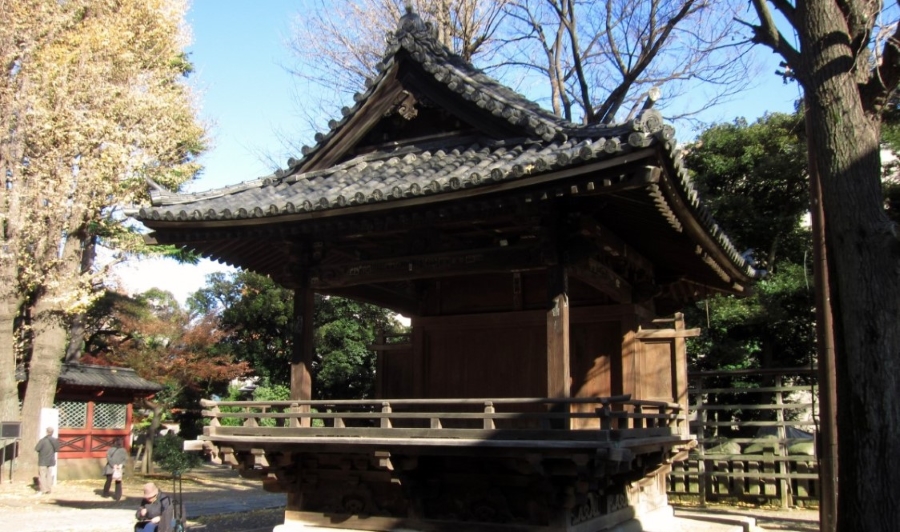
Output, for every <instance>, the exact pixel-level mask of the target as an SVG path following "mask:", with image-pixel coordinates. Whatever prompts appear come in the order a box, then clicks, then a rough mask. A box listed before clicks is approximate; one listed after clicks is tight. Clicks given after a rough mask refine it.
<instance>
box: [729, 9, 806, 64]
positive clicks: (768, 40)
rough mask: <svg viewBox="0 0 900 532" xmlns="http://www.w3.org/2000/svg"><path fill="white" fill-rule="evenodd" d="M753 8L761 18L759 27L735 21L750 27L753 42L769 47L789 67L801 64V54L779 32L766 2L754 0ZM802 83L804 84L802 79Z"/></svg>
mask: <svg viewBox="0 0 900 532" xmlns="http://www.w3.org/2000/svg"><path fill="white" fill-rule="evenodd" d="M753 8H754V9H755V10H756V15H757V16H758V17H759V21H760V25H759V26H755V25H753V24H750V23H748V22H744V21H742V20H739V19H735V20H736V22H738V23H739V24H743V25H744V26H747V27H749V28H750V29H751V30H752V31H753V39H752V40H753V42H755V43H757V44H762V45H764V46H768V47H769V48H771V49H772V50H773V51H774V52H775V53H777V54H778V55H780V56H781V57H782V58H784V60H785V61H786V62H787V64H788V65H797V64H798V63H799V62H800V52H798V51H797V49H796V48H794V47H793V46H792V45H791V44H790V42H788V40H787V39H786V38H785V37H784V35H782V33H781V32H780V31H779V30H778V27H776V26H775V21H774V20H773V19H772V13H771V12H770V11H769V7H768V6H767V5H766V0H753ZM800 81H801V82H803V80H802V79H801V80H800Z"/></svg>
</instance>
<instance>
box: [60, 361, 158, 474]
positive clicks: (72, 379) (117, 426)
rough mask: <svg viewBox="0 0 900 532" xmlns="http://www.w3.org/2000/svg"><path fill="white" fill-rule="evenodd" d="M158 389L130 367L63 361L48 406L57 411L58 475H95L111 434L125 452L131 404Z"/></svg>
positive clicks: (113, 440)
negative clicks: (53, 393)
mask: <svg viewBox="0 0 900 532" xmlns="http://www.w3.org/2000/svg"><path fill="white" fill-rule="evenodd" d="M161 389H162V386H160V385H159V384H156V383H154V382H150V381H148V380H146V379H143V378H141V377H139V376H138V375H137V374H136V373H135V372H134V370H133V369H130V368H116V367H110V366H92V365H86V364H65V365H63V368H62V371H61V372H60V375H59V381H58V386H57V390H56V402H55V404H54V407H55V408H57V409H59V440H60V449H59V455H58V459H59V460H58V464H59V469H58V475H59V478H60V479H72V478H91V477H99V476H100V475H101V474H102V468H103V465H104V464H105V463H106V451H107V450H108V449H109V448H110V447H111V446H112V445H113V444H114V443H115V440H116V438H119V437H121V438H122V440H123V441H124V442H125V446H126V449H128V450H129V451H130V450H131V449H130V447H131V433H132V419H133V412H134V403H135V402H136V401H138V400H140V399H141V398H144V397H149V396H152V395H153V394H155V393H157V392H158V391H159V390H161Z"/></svg>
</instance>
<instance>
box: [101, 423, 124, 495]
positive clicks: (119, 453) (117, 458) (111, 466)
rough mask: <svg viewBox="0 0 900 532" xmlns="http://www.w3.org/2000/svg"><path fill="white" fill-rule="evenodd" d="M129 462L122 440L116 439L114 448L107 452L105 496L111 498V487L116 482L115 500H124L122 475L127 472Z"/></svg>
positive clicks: (104, 471) (104, 472)
mask: <svg viewBox="0 0 900 532" xmlns="http://www.w3.org/2000/svg"><path fill="white" fill-rule="evenodd" d="M127 460H128V452H126V451H125V448H124V447H123V446H122V438H116V440H115V442H114V443H113V446H112V447H110V448H109V450H107V451H106V468H105V469H104V470H103V474H104V475H106V483H105V484H103V496H104V497H109V487H110V485H111V484H112V483H113V482H115V483H116V491H115V495H113V499H115V500H117V501H118V500H119V499H121V498H122V475H123V474H124V472H125V471H124V470H125V462H126V461H127Z"/></svg>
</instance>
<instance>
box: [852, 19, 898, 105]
mask: <svg viewBox="0 0 900 532" xmlns="http://www.w3.org/2000/svg"><path fill="white" fill-rule="evenodd" d="M898 83H900V24H897V25H896V26H895V27H894V32H893V34H892V35H891V36H890V37H888V38H887V39H886V40H885V43H884V49H883V50H882V52H881V64H880V65H878V67H876V68H875V71H874V75H873V76H871V77H870V78H869V81H868V82H867V83H866V84H865V85H863V86H862V87H861V89H860V92H861V94H862V99H863V106H864V107H865V109H866V111H867V112H870V113H876V114H881V113H882V112H883V111H884V107H885V106H886V105H887V102H888V101H890V100H891V98H892V97H893V96H894V95H895V93H896V92H897V85H898Z"/></svg>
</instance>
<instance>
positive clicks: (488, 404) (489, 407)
mask: <svg viewBox="0 0 900 532" xmlns="http://www.w3.org/2000/svg"><path fill="white" fill-rule="evenodd" d="M494 412H495V410H494V402H493V401H485V402H484V413H485V414H493V413H494ZM495 428H497V427H496V426H495V425H494V418H491V417H487V416H485V418H484V430H494V429H495Z"/></svg>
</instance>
